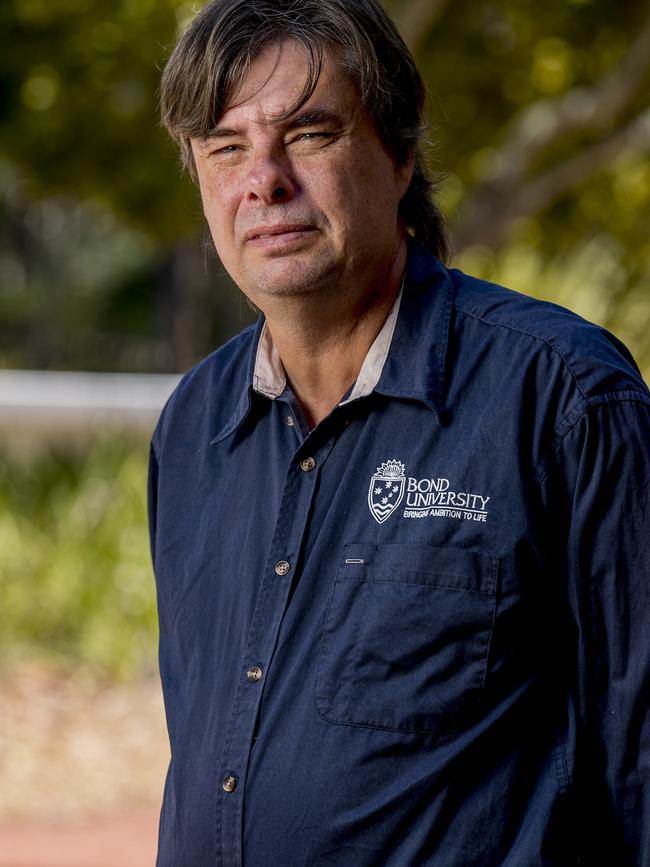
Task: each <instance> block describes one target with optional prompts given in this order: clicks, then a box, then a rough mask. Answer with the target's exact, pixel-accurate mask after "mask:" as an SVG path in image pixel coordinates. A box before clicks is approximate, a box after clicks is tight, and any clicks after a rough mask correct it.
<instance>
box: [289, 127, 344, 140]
mask: <svg viewBox="0 0 650 867" xmlns="http://www.w3.org/2000/svg"><path fill="white" fill-rule="evenodd" d="M332 138H334V133H332V132H327V131H325V130H310V131H309V132H300V133H297V134H296V135H295V136H294V137H293V139H291V142H307V143H309V142H321V143H324V142H327V141H329V140H330V139H332Z"/></svg>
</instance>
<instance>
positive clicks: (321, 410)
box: [264, 239, 406, 427]
mask: <svg viewBox="0 0 650 867" xmlns="http://www.w3.org/2000/svg"><path fill="white" fill-rule="evenodd" d="M405 266H406V241H405V239H404V241H403V242H402V243H401V244H400V247H399V249H398V251H397V253H396V255H395V257H394V258H393V260H392V261H391V262H390V263H389V265H388V267H387V268H386V269H384V271H383V273H382V274H381V275H380V277H379V279H376V280H375V281H373V283H374V285H370V286H369V287H368V288H367V290H366V291H365V292H363V293H359V292H358V289H357V287H355V289H356V295H353V294H352V293H350V294H349V295H347V296H346V293H345V292H344V291H341V292H338V293H332V294H331V295H328V297H327V299H324V298H323V297H322V296H318V297H301V296H297V297H293V298H288V299H282V302H281V303H278V304H277V305H274V306H273V307H271V308H270V309H268V310H264V313H265V316H266V320H267V323H268V327H269V331H270V332H271V336H272V338H273V342H274V344H275V346H276V348H277V350H278V353H279V355H280V358H281V360H282V363H283V365H284V369H285V371H286V374H287V378H288V380H289V383H290V384H291V388H292V390H293V392H294V394H295V395H296V397H297V399H298V401H299V403H300V405H301V407H302V410H303V412H304V414H305V417H306V419H307V422H308V424H309V426H310V427H315V426H316V425H317V424H318V423H319V422H320V421H321V420H322V419H323V418H325V416H327V415H328V414H329V413H330V412H331V411H332V409H333V408H334V407H335V406H336V405H337V404H338V403H339V402H340V400H341V398H342V396H343V395H344V394H345V392H346V391H347V390H348V389H349V388H350V386H351V385H352V384H353V383H354V382H355V380H356V379H357V376H358V375H359V371H360V370H361V366H362V364H363V362H364V359H365V357H366V355H367V354H368V350H369V349H370V347H371V346H372V343H373V342H374V340H375V338H376V337H377V335H378V334H379V332H380V330H381V328H382V325H383V324H384V322H385V321H386V318H387V316H388V314H389V312H390V310H391V307H392V306H393V303H394V301H395V298H396V297H397V294H398V292H399V288H400V284H401V281H402V275H403V273H404V269H405ZM350 295H352V297H350Z"/></svg>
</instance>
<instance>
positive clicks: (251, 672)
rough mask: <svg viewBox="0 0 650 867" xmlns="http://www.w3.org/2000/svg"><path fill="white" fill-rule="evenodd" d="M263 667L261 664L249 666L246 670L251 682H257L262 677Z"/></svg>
mask: <svg viewBox="0 0 650 867" xmlns="http://www.w3.org/2000/svg"><path fill="white" fill-rule="evenodd" d="M262 674H263V672H262V669H261V668H260V667H259V665H254V666H252V668H249V669H248V671H247V672H246V677H247V678H248V679H249V681H250V682H251V683H257V681H258V680H261V679H262Z"/></svg>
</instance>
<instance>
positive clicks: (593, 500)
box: [545, 394, 650, 867]
mask: <svg viewBox="0 0 650 867" xmlns="http://www.w3.org/2000/svg"><path fill="white" fill-rule="evenodd" d="M545 486H546V489H547V493H548V495H549V499H548V500H547V503H549V504H551V503H552V504H553V508H554V512H555V514H556V516H557V517H560V515H561V519H562V523H563V525H564V527H566V532H565V534H563V536H562V542H563V544H562V551H561V552H560V557H561V560H560V562H561V563H562V571H563V581H565V582H566V588H565V589H566V592H567V594H568V601H569V606H570V609H571V619H572V622H573V626H574V641H573V647H574V648H575V651H576V653H575V656H576V658H575V661H572V660H567V670H572V672H573V674H572V677H571V681H572V689H573V697H574V701H575V705H576V709H577V717H578V734H577V745H578V748H577V751H576V756H575V765H574V791H575V792H576V797H577V801H576V806H577V808H578V809H579V810H581V811H582V813H583V823H584V824H583V828H584V831H583V833H584V840H585V844H584V845H586V846H588V847H593V851H591V849H589V856H590V857H591V859H593V863H598V864H601V863H612V864H614V863H616V864H617V865H621V867H623V865H634V867H641V865H647V864H650V708H649V704H650V399H649V398H647V397H646V396H645V395H643V394H639V395H636V396H632V397H631V399H620V398H618V399H615V400H611V401H610V400H603V402H601V403H599V404H597V405H593V404H592V406H591V407H590V408H589V409H588V410H587V411H586V412H585V413H584V415H583V416H582V417H581V418H580V419H579V420H578V422H577V423H576V424H575V425H574V426H573V427H572V428H571V430H570V431H568V432H567V433H565V435H564V437H563V438H562V439H561V440H560V442H559V444H558V446H557V449H556V454H555V461H554V466H553V468H552V470H550V472H549V475H548V478H547V479H546V482H545ZM558 512H559V513H560V515H558ZM605 853H607V854H605ZM603 858H604V860H603ZM608 859H609V860H608ZM611 859H613V860H611ZM587 863H592V860H589V858H588V860H587Z"/></svg>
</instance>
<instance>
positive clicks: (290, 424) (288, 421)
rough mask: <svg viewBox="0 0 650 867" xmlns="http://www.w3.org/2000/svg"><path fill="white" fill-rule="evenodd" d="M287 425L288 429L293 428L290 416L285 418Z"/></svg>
mask: <svg viewBox="0 0 650 867" xmlns="http://www.w3.org/2000/svg"><path fill="white" fill-rule="evenodd" d="M287 424H288V425H289V427H293V418H292V417H291V416H290V415H288V416H287Z"/></svg>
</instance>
